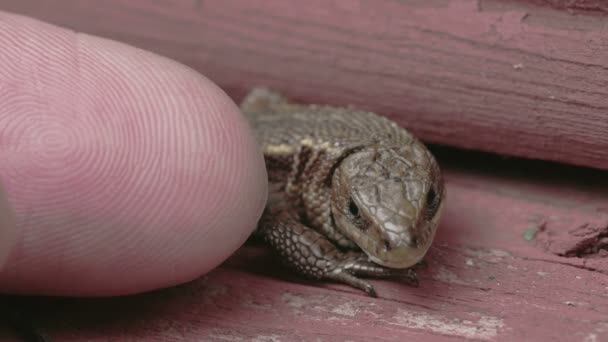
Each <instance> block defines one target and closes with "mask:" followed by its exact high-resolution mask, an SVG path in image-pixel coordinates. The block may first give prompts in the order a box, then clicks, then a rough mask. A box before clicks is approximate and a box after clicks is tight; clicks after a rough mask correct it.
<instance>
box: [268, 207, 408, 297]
mask: <svg viewBox="0 0 608 342" xmlns="http://www.w3.org/2000/svg"><path fill="white" fill-rule="evenodd" d="M295 217H296V216H295V215H293V214H291V213H290V212H289V211H287V210H281V211H278V212H277V211H275V212H272V211H271V210H267V211H266V212H265V213H264V215H263V217H262V219H261V220H260V224H259V233H260V234H261V235H262V236H263V237H264V239H265V240H266V242H267V243H268V244H269V245H270V246H271V248H272V249H273V250H274V251H275V252H276V253H277V254H279V256H280V257H281V259H282V260H283V262H284V263H285V264H286V265H287V266H288V267H291V268H294V269H295V270H296V271H298V272H299V273H300V274H302V275H305V276H308V277H312V278H316V279H326V280H333V281H337V282H341V283H344V284H347V285H350V286H352V287H355V288H358V289H360V290H363V291H365V292H366V293H367V294H369V295H370V296H373V297H376V291H375V289H374V287H373V286H372V285H371V284H370V283H369V282H367V281H365V280H363V279H361V278H359V277H360V276H361V277H378V278H389V277H397V278H403V279H404V280H405V281H406V282H408V283H410V284H413V285H417V283H418V282H417V278H416V274H415V272H414V271H413V269H407V270H397V269H390V268H386V267H382V266H380V265H377V264H375V263H373V262H372V261H370V260H369V259H368V257H367V256H366V255H365V254H364V253H362V252H358V251H349V252H342V251H341V250H339V249H338V248H337V247H336V246H335V245H334V244H333V243H332V242H331V241H329V240H328V239H327V238H326V237H325V236H323V235H322V234H320V233H319V232H317V231H315V230H314V229H312V228H309V227H307V226H306V225H304V224H302V223H301V222H298V221H297V220H296V219H295Z"/></svg>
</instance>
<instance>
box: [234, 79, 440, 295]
mask: <svg viewBox="0 0 608 342" xmlns="http://www.w3.org/2000/svg"><path fill="white" fill-rule="evenodd" d="M240 109H241V111H242V112H243V113H244V115H245V117H246V118H247V120H248V121H249V123H250V125H251V126H252V127H253V130H254V131H255V135H256V139H257V142H258V144H259V145H260V148H261V149H262V153H263V156H264V161H265V165H266V169H267V172H268V188H269V190H268V200H267V203H266V207H265V209H264V212H263V214H262V216H261V218H260V220H259V222H258V225H257V227H256V230H255V233H254V235H255V236H257V237H259V238H262V239H263V240H264V241H265V242H266V243H267V245H269V246H270V248H271V249H272V250H273V251H274V252H275V253H276V254H277V255H278V256H279V257H280V259H281V260H282V261H283V263H284V264H286V265H287V266H288V267H290V268H291V269H293V270H295V271H296V272H297V273H299V274H301V275H303V276H306V277H309V278H313V279H318V280H327V281H334V282H338V283H343V284H346V285H350V286H352V287H354V288H357V289H360V290H362V291H364V292H365V293H367V294H368V295H370V296H373V297H376V296H377V293H376V290H375V289H374V287H373V286H372V284H371V283H370V282H369V281H367V280H365V279H364V278H399V279H403V280H405V281H406V282H407V283H408V284H411V285H413V286H418V278H417V275H416V272H415V266H416V265H417V264H418V263H420V262H421V260H422V259H423V257H424V256H425V254H426V253H427V251H428V250H429V248H430V246H431V244H432V242H433V240H434V237H435V234H436V231H437V227H438V225H439V223H440V221H441V217H442V212H443V207H444V203H445V197H446V187H445V185H444V180H443V177H442V174H441V170H440V168H439V165H438V162H437V160H436V158H435V157H434V156H433V154H432V153H431V152H430V151H429V150H428V148H427V147H426V146H425V145H424V144H423V143H422V142H421V140H419V139H418V138H416V137H415V136H414V135H412V134H411V133H410V132H409V131H408V130H406V129H405V128H402V127H401V126H399V125H397V124H396V123H395V122H394V121H392V120H390V119H388V118H386V117H384V116H381V115H379V114H376V113H373V112H368V111H363V110H358V109H356V108H354V107H352V106H347V107H337V106H330V105H317V104H304V103H295V102H293V101H290V100H289V99H287V98H286V97H285V96H284V95H282V94H281V93H279V92H277V91H275V90H271V89H269V88H265V87H255V88H253V89H252V90H251V91H250V92H249V93H248V94H247V95H246V96H245V97H244V99H243V100H242V102H241V104H240Z"/></svg>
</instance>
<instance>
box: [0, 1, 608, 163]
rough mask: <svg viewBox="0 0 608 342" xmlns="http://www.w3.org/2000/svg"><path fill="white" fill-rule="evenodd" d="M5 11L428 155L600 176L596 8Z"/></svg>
mask: <svg viewBox="0 0 608 342" xmlns="http://www.w3.org/2000/svg"><path fill="white" fill-rule="evenodd" d="M0 9H4V10H8V11H13V12H15V13H22V14H27V15H31V16H34V17H37V18H41V19H44V20H47V21H50V22H53V23H56V24H60V25H63V26H67V27H71V28H74V29H76V30H79V31H83V32H88V33H93V34H98V35H101V36H106V37H111V38H114V39H117V40H120V41H124V42H127V43H131V44H133V45H136V46H140V47H143V48H145V49H149V50H152V51H155V52H158V53H160V54H163V55H166V56H169V57H171V58H174V59H177V60H179V61H182V62H184V63H186V64H188V65H190V66H192V67H194V68H196V69H198V70H200V71H201V72H203V73H205V74H206V75H208V76H209V77H210V78H211V79H213V80H214V81H216V82H217V83H218V84H219V85H221V86H222V87H224V88H225V89H227V90H228V91H229V93H230V94H232V95H233V96H235V98H238V97H240V96H242V94H244V92H245V91H246V90H247V89H248V88H249V87H251V86H253V85H256V84H265V85H270V86H273V87H276V88H278V89H281V90H283V91H285V92H286V93H287V94H288V95H290V96H292V97H295V98H298V99H301V100H306V101H313V102H322V103H325V102H327V103H334V104H354V105H357V106H360V107H363V108H367V109H371V110H375V111H378V112H381V113H383V114H386V115H388V116H390V117H392V118H394V119H396V120H397V121H399V122H400V123H401V124H403V125H405V126H407V127H409V128H411V130H413V131H414V132H415V133H417V134H418V135H420V136H421V137H422V138H423V139H424V140H426V141H429V142H433V143H438V144H445V145H452V146H457V147H461V148H467V149H478V150H483V151H491V152H496V153H501V154H506V155H514V156H523V157H530V158H541V159H547V160H555V161H561V162H566V163H573V164H578V165H585V166H591V167H596V168H603V169H608V134H606V132H608V114H606V112H607V110H608V90H607V89H608V87H607V85H608V40H607V39H606V35H605V30H606V21H605V14H606V6H605V5H602V2H598V1H593V0H591V1H589V0H581V1H561V0H551V1H542V0H530V1H501V0H457V1H445V0H429V1H397V0H380V1H376V0H374V1H372V0H350V1H349V0H347V1H338V0H334V1H323V0H314V1H312V2H307V3H306V4H304V3H303V2H300V1H295V0H292V1H283V0H254V1H238V0H227V1H204V2H203V1H185V0H182V1H173V0H171V1H169V0H160V1H154V2H133V1H126V0H109V1H104V2H95V3H93V2H91V1H76V0H61V1H59V0H45V1H39V0H23V1H10V0H0ZM579 12H580V13H584V14H585V15H572V14H571V13H579Z"/></svg>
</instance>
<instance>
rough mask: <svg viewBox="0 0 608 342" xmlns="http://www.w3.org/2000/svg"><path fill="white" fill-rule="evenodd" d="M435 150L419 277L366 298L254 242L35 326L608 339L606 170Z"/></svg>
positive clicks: (143, 333) (166, 332) (58, 311)
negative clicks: (312, 276) (439, 195)
mask: <svg viewBox="0 0 608 342" xmlns="http://www.w3.org/2000/svg"><path fill="white" fill-rule="evenodd" d="M439 156H440V162H441V163H442V165H444V169H445V170H446V178H447V186H448V191H449V193H448V202H447V210H446V215H445V220H444V221H443V224H442V225H441V227H440V231H439V233H438V236H437V241H436V244H435V247H434V248H433V249H432V251H431V252H430V254H429V256H428V258H427V263H428V266H427V267H426V268H425V269H423V270H421V271H420V278H421V286H420V287H419V288H411V287H408V286H406V285H403V284H399V283H398V282H394V281H379V280H374V281H373V283H374V285H375V286H376V288H377V290H378V293H379V295H380V298H378V299H374V298H369V297H367V296H365V295H364V294H362V293H360V292H359V291H357V290H354V289H352V288H349V287H346V286H343V285H338V284H330V283H318V282H310V281H305V280H303V279H301V278H299V277H297V276H295V275H294V274H292V273H291V272H288V271H285V270H284V269H283V268H282V267H281V266H280V264H279V263H278V262H277V261H276V260H275V259H274V258H273V257H272V255H271V254H269V253H268V252H267V251H266V250H265V249H263V248H261V247H260V246H252V245H248V246H246V247H244V248H242V249H241V250H240V251H239V252H238V253H237V254H236V255H235V256H233V257H232V258H231V259H229V260H228V261H227V262H226V263H225V264H224V265H222V266H221V267H220V268H219V269H216V270H215V271H213V272H212V273H210V274H208V275H207V276H205V277H203V278H201V279H199V280H196V281H194V282H192V283H190V284H186V285H184V286H181V287H176V288H172V289H168V290H164V291H158V292H156V293H150V294H144V295H140V296H132V297H125V298H116V299H98V300H56V301H51V300H49V301H43V302H41V303H42V304H40V305H39V308H40V310H41V311H40V313H39V315H38V318H39V319H40V322H41V326H42V327H43V328H44V329H46V330H47V331H48V332H49V333H50V335H51V336H53V337H55V338H56V340H57V341H83V340H87V341H107V340H108V339H109V340H112V341H132V340H135V339H137V340H146V341H193V340H197V341H224V340H227V341H251V340H256V341H310V340H315V339H316V340H319V341H344V340H350V341H406V340H410V341H420V340H423V338H424V340H428V341H453V340H454V339H456V340H465V339H469V340H483V341H523V340H527V341H573V340H574V341H605V340H608V320H607V317H608V258H606V256H605V254H606V250H605V248H606V246H604V250H602V249H601V248H599V249H596V248H598V247H601V246H600V245H601V243H602V242H601V240H602V239H604V240H605V237H606V236H608V195H607V194H608V182H607V181H606V179H605V177H604V176H603V174H601V173H598V172H589V171H584V170H576V169H567V168H564V167H557V166H555V165H536V164H533V163H524V162H514V161H512V160H499V159H498V158H490V157H487V156H486V157H482V158H476V159H475V158H470V157H468V156H466V155H463V154H459V153H454V152H452V151H448V153H445V152H444V153H441V154H440V155H439ZM472 165H473V166H472ZM484 165H485V166H484ZM602 236H604V237H603V238H602ZM569 253H570V254H572V253H574V255H570V254H569ZM576 253H578V254H579V256H576ZM564 254H565V255H568V256H563V255H564ZM4 336H8V333H6V332H5V335H4ZM0 339H1V336H0Z"/></svg>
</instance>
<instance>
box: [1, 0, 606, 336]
mask: <svg viewBox="0 0 608 342" xmlns="http://www.w3.org/2000/svg"><path fill="white" fill-rule="evenodd" d="M581 3H583V1H579V2H575V4H581ZM297 4H299V5H297ZM302 4H303V3H302V2H297V3H296V2H295V1H278V0H268V1H261V0H254V1H236V0H230V1H213V2H212V1H208V2H198V1H168V0H160V1H154V2H129V1H126V0H110V1H105V2H93V1H75V0H63V1H57V0H45V1H33V0H22V1H19V2H17V1H8V0H0V9H4V10H11V11H14V12H18V13H25V14H30V15H33V16H36V17H39V18H42V19H45V20H48V21H51V22H54V23H57V24H61V25H63V26H68V27H72V28H74V29H77V30H80V31H85V32H89V33H94V34H98V35H103V36H107V37H112V38H115V39H118V40H121V41H125V42H129V43H132V44H134V45H138V46H141V47H144V48H146V49H150V50H153V51H156V52H158V53H161V54H164V55H167V56H170V57H173V58H175V59H178V60H180V61H182V62H184V63H186V64H189V65H191V66H193V67H195V68H197V69H198V70H200V71H202V72H204V73H205V74H207V75H209V76H210V77H211V78H212V79H214V80H215V81H216V82H218V83H219V84H220V85H222V86H224V87H225V88H226V89H228V90H229V92H230V93H231V94H233V95H234V96H235V97H239V96H240V95H242V94H243V93H244V91H245V90H246V89H247V88H248V87H250V86H251V85H253V84H257V83H263V84H268V85H271V86H275V87H277V88H280V89H282V90H285V91H286V92H287V93H288V94H290V95H294V96H296V97H299V98H301V99H305V100H310V101H315V102H330V103H354V104H358V105H360V106H364V107H366V108H370V109H374V110H377V111H380V112H382V113H385V114H386V115H388V116H391V117H392V118H394V119H396V120H398V121H399V122H401V123H402V124H404V125H407V126H408V127H411V128H412V130H414V131H415V132H416V133H418V134H420V135H421V136H422V137H424V138H425V139H426V140H428V141H432V142H438V143H444V144H450V145H454V146H459V147H465V148H474V149H481V150H488V151H493V152H499V153H505V154H511V155H519V156H528V157H534V158H544V159H552V160H559V161H564V162H569V163H574V164H580V165H588V166H594V167H599V168H608V158H607V157H608V156H607V154H608V148H607V145H608V138H607V136H606V134H605V132H606V131H607V129H608V120H607V118H606V114H605V111H606V108H608V102H607V101H608V100H607V99H608V97H606V90H605V89H604V88H606V87H605V85H606V83H607V81H606V80H608V72H607V71H606V70H608V59H606V58H605V56H606V52H607V51H606V43H607V41H606V38H605V35H603V34H602V32H603V31H602V29H603V27H604V25H605V24H604V20H605V17H604V15H603V12H602V10H601V9H600V8H598V9H596V10H591V11H587V12H585V13H586V14H585V15H580V16H579V15H575V16H572V15H571V14H569V13H568V12H566V11H560V10H554V9H551V8H550V7H534V6H532V5H529V4H528V3H527V2H525V1H517V2H516V1H513V2H507V1H498V0H480V1H468V0H459V1H439V0H433V1H409V2H404V1H396V0H382V1H338V0H334V1H325V2H322V3H321V2H320V0H317V1H313V2H312V3H308V4H307V5H305V6H304V5H302ZM553 4H554V5H559V3H558V2H557V1H554V2H553ZM579 9H580V8H574V10H579ZM440 162H441V164H442V166H443V168H444V170H445V171H446V178H447V183H448V191H449V195H448V204H447V210H446V215H445V220H444V222H443V224H442V226H441V228H440V232H439V234H438V237H437V243H436V245H435V247H434V248H433V249H432V251H431V253H430V254H429V256H428V258H427V262H428V267H427V268H426V269H424V270H422V271H421V272H420V275H421V287H420V288H410V287H407V286H404V285H402V284H399V283H397V282H390V281H374V284H375V286H376V287H377V290H378V292H379V293H380V297H381V298H379V299H373V298H368V297H366V296H364V295H362V294H361V293H360V292H358V291H356V290H353V289H350V288H348V287H345V286H342V285H337V284H327V283H321V284H319V283H315V282H308V281H304V280H302V279H301V278H299V277H297V276H294V275H293V274H292V273H290V272H286V271H284V270H283V269H282V268H281V267H280V266H279V264H278V263H277V262H276V261H275V260H274V259H273V258H272V257H271V256H270V255H269V254H268V253H267V252H266V251H265V250H264V249H261V248H259V247H256V246H247V247H244V248H242V249H241V250H240V251H239V252H238V253H237V254H236V255H235V256H234V257H232V258H231V259H230V260H228V261H227V262H226V263H225V264H224V265H223V266H222V267H220V268H218V269H217V270H215V271H213V272H212V273H210V274H209V275H207V276H205V277H203V278H201V279H199V280H197V281H194V282H193V283H191V284H186V285H184V286H181V287H177V288H173V289H168V290H164V291H158V292H155V293H150V294H144V295H140V296H132V297H126V298H116V299H98V300H64V299H61V300H42V301H40V302H39V304H40V305H39V307H40V312H39V315H38V318H39V319H40V323H41V326H42V327H43V328H44V329H45V330H47V331H48V332H49V333H50V335H51V336H52V337H54V338H55V339H56V340H57V341H82V340H89V341H106V340H112V341H132V340H146V341H178V340H179V341H183V340H203V341H218V340H219V341H222V340H237V341H238V340H256V339H257V340H259V341H266V340H277V341H297V340H314V339H317V340H322V341H343V340H353V341H401V340H408V339H409V340H422V339H423V338H424V339H428V340H429V341H444V340H445V341H453V340H455V339H461V340H464V339H470V340H495V341H498V340H500V341H520V340H524V339H525V340H535V341H544V340H552V341H572V340H577V341H602V340H608V319H607V317H608V258H607V257H606V256H605V254H606V252H605V250H606V249H605V246H604V245H603V244H604V243H605V242H606V241H605V240H606V237H607V236H608V195H607V194H608V182H607V181H606V179H605V178H606V177H605V173H599V172H593V171H588V170H577V169H571V168H564V167H558V166H555V165H544V164H543V165H538V164H535V163H528V162H522V161H516V160H500V159H497V158H494V157H488V156H484V157H479V158H471V157H469V156H468V155H465V154H461V153H454V152H453V151H447V152H444V153H441V154H440ZM9 338H10V334H9V333H8V332H7V331H5V330H1V331H0V340H2V341H4V340H9Z"/></svg>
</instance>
